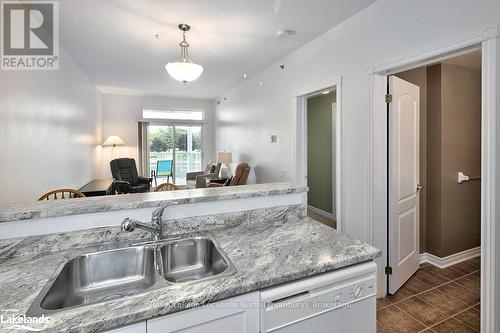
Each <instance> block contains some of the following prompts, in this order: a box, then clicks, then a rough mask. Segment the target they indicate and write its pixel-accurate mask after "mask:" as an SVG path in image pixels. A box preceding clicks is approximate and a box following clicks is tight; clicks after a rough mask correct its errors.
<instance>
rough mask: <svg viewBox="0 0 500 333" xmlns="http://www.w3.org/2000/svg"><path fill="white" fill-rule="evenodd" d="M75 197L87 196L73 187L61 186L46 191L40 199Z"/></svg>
mask: <svg viewBox="0 0 500 333" xmlns="http://www.w3.org/2000/svg"><path fill="white" fill-rule="evenodd" d="M73 198H85V194H83V193H82V192H80V191H78V190H73V189H71V188H60V189H57V190H53V191H50V192H47V193H45V194H44V195H42V196H41V197H40V198H38V201H42V200H60V199H73Z"/></svg>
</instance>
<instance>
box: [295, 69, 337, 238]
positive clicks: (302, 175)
mask: <svg viewBox="0 0 500 333" xmlns="http://www.w3.org/2000/svg"><path fill="white" fill-rule="evenodd" d="M325 90H335V94H336V96H335V98H336V101H335V115H334V117H332V122H333V126H332V128H333V129H335V136H334V137H333V136H332V141H334V145H333V148H334V149H335V151H334V154H333V155H332V156H335V170H332V176H333V177H332V178H333V181H332V183H333V184H334V193H333V200H334V207H335V218H336V224H337V230H339V231H342V230H344V228H345V225H344V220H343V218H342V76H338V77H336V78H334V79H332V80H330V81H326V82H323V83H320V84H315V85H314V86H311V87H307V88H304V89H303V90H301V91H300V92H298V93H296V94H295V103H296V112H295V117H296V118H295V178H296V183H297V184H298V185H303V186H307V99H308V98H309V97H311V96H314V95H317V94H318V93H320V92H321V91H325ZM333 184H332V185H333Z"/></svg>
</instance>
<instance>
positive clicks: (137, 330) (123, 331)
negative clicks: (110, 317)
mask: <svg viewBox="0 0 500 333" xmlns="http://www.w3.org/2000/svg"><path fill="white" fill-rule="evenodd" d="M106 333H146V321H142V322H140V323H137V324H132V325H128V326H123V327H119V328H115V329H112V330H110V331H106Z"/></svg>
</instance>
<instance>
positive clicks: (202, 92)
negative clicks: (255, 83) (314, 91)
mask: <svg viewBox="0 0 500 333" xmlns="http://www.w3.org/2000/svg"><path fill="white" fill-rule="evenodd" d="M373 2H375V0H182V1H181V0H142V1H139V0H67V1H61V2H59V3H60V9H59V10H60V40H61V47H62V48H63V49H64V50H65V51H66V52H68V53H69V54H70V55H71V56H72V57H73V58H74V60H75V61H76V62H77V64H78V65H79V66H80V67H81V68H82V69H83V70H84V71H85V72H86V73H87V74H88V75H89V76H90V78H91V79H92V80H94V81H95V83H96V84H97V85H98V86H99V88H100V89H101V90H102V91H105V92H115V93H130V94H147V95H169V96H179V97H197V98H216V97H218V96H220V95H221V94H222V93H224V92H225V91H226V90H227V89H229V88H231V87H233V86H235V85H236V84H238V83H239V82H240V81H241V80H243V73H247V75H248V76H251V75H252V74H255V73H256V72H258V71H260V70H262V69H264V68H266V67H267V66H269V65H271V64H272V63H274V62H276V61H277V60H279V59H280V58H282V57H284V56H286V55H287V54H289V53H291V52H292V51H294V50H296V49H297V48H299V47H300V46H302V45H304V44H306V43H307V42H309V41H310V40H312V39H314V38H315V37H317V36H319V35H321V34H323V33H324V32H326V31H328V30H330V29H331V28H333V27H334V26H336V25H338V24H339V23H341V22H342V21H344V20H346V19H348V18H349V17H351V16H352V15H354V14H355V13H357V12H358V11H360V10H362V9H363V8H365V7H367V6H368V5H370V4H371V3H373ZM179 23H187V24H189V25H191V31H189V33H188V35H187V40H188V42H189V43H190V44H191V47H190V53H191V58H192V60H193V62H196V63H198V64H201V65H202V66H203V67H204V72H203V74H202V76H201V77H200V79H198V80H197V81H195V82H192V83H188V84H186V85H184V84H182V83H179V82H177V81H175V80H173V79H172V78H171V77H170V76H169V75H168V74H167V73H166V71H165V69H164V65H165V64H166V63H167V62H169V61H175V60H176V59H177V58H178V57H179V46H178V43H179V42H180V39H181V32H180V31H179V30H178V29H177V25H178V24H179ZM279 29H293V30H297V34H296V35H295V36H292V37H288V38H284V39H283V38H278V37H276V31H277V30H279ZM155 34H158V35H159V36H160V37H159V39H156V38H155Z"/></svg>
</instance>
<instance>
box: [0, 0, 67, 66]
mask: <svg viewBox="0 0 500 333" xmlns="http://www.w3.org/2000/svg"><path fill="white" fill-rule="evenodd" d="M1 8H2V11H1V29H2V31H1V35H2V40H1V66H0V68H1V69H3V70H56V69H58V68H59V10H58V9H59V8H58V3H57V2H55V1H1Z"/></svg>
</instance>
